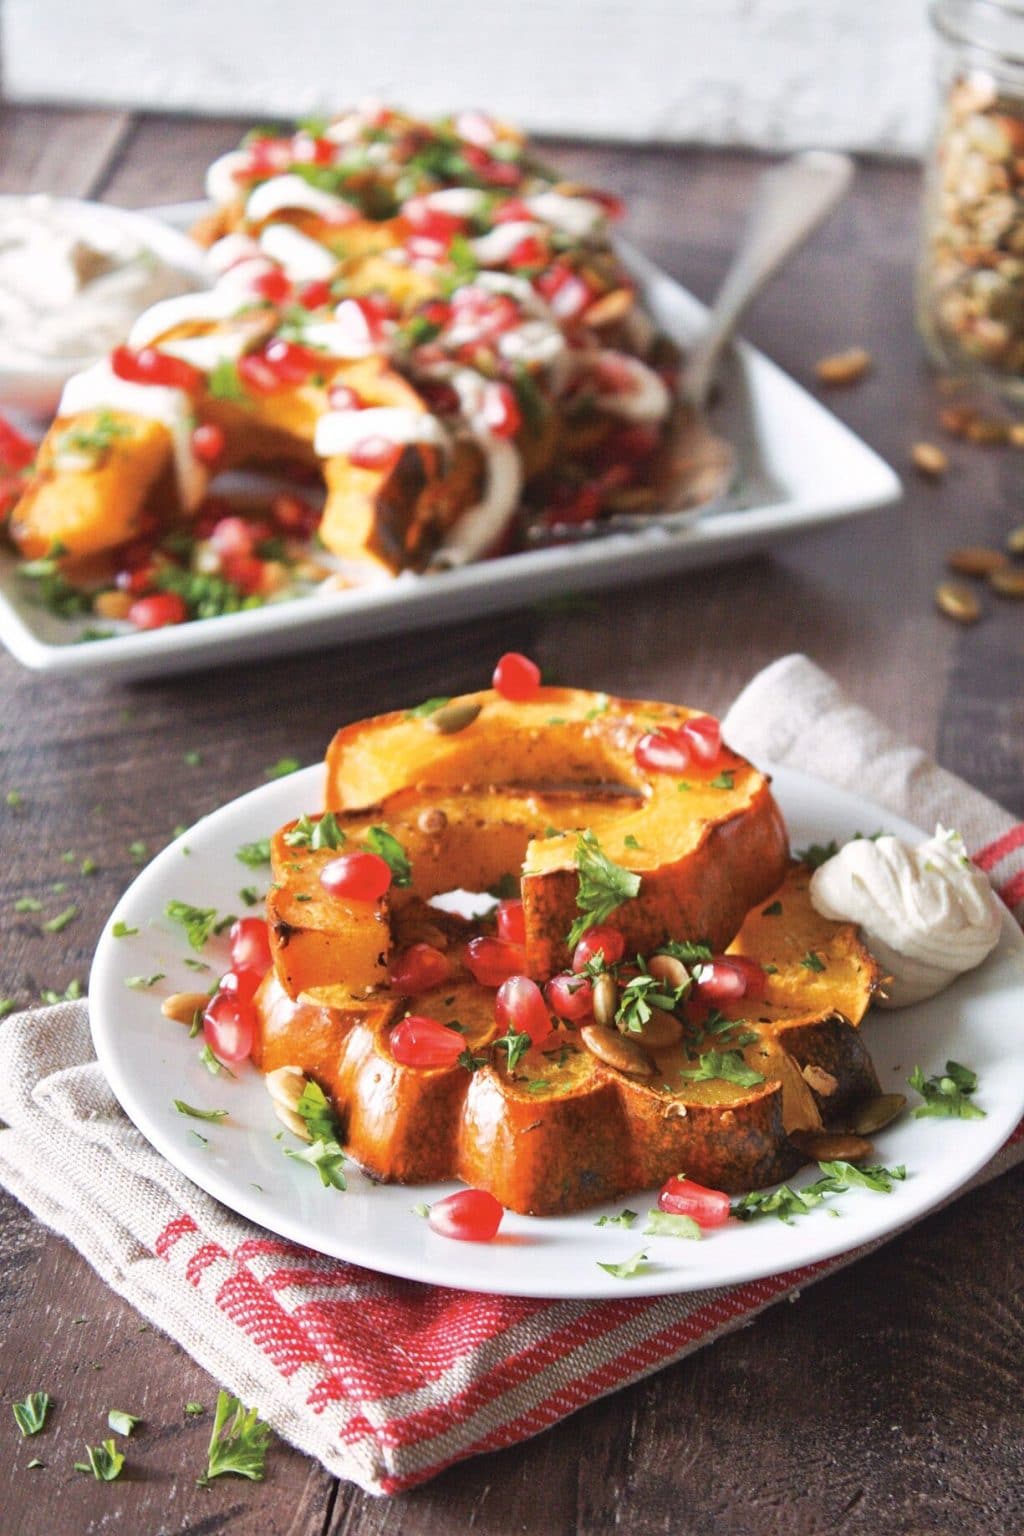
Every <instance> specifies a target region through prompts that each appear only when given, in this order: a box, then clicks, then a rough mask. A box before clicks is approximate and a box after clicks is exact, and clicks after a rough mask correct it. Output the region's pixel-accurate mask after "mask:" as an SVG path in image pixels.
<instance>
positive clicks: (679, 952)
mask: <svg viewBox="0 0 1024 1536" xmlns="http://www.w3.org/2000/svg"><path fill="white" fill-rule="evenodd" d="M654 953H655V954H656V955H671V956H672V958H673V959H674V960H680V961H682V963H683V965H687V966H689V965H703V964H706V963H707V961H709V960H710V959H711V948H710V945H707V944H694V943H692V942H691V941H689V940H687V939H669V940H668V941H667V942H666V943H664V944H659V945H658V947H657V949H656V950H655V951H654Z"/></svg>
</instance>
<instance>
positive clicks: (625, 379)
mask: <svg viewBox="0 0 1024 1536" xmlns="http://www.w3.org/2000/svg"><path fill="white" fill-rule="evenodd" d="M594 382H595V384H596V385H597V387H598V389H599V390H600V392H601V393H602V394H604V395H633V394H635V393H636V391H637V389H638V387H639V380H638V379H637V375H636V371H635V369H634V367H633V365H632V362H631V361H630V359H629V358H627V357H624V356H622V355H621V354H620V353H618V352H602V353H601V355H600V357H598V359H597V361H596V362H595V364H594Z"/></svg>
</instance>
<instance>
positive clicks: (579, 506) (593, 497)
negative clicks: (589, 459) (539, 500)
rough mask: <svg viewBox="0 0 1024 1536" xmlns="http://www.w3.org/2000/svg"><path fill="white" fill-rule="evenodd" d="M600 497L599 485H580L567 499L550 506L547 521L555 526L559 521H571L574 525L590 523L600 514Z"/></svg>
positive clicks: (600, 488)
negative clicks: (552, 506)
mask: <svg viewBox="0 0 1024 1536" xmlns="http://www.w3.org/2000/svg"><path fill="white" fill-rule="evenodd" d="M602 499H603V498H602V487H601V486H600V485H597V484H595V483H590V484H587V485H581V486H579V487H578V489H577V490H576V493H575V495H574V496H572V497H571V498H570V499H569V500H568V501H562V502H559V504H558V505H557V506H556V507H554V508H552V510H551V512H550V513H549V514H548V522H549V523H550V524H551V525H552V526H553V527H557V526H558V524H559V523H571V524H573V525H574V526H575V525H577V524H581V523H592V522H593V521H594V520H595V518H597V517H599V516H600V513H601V504H602Z"/></svg>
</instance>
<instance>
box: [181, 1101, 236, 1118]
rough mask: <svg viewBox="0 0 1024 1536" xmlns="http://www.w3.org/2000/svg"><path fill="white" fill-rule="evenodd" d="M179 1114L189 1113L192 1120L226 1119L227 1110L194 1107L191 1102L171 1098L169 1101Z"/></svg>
mask: <svg viewBox="0 0 1024 1536" xmlns="http://www.w3.org/2000/svg"><path fill="white" fill-rule="evenodd" d="M171 1102H172V1103H173V1105H174V1107H175V1109H176V1110H177V1111H178V1114H179V1115H191V1117H192V1119H193V1120H226V1119H227V1117H228V1114H229V1113H230V1111H229V1110H226V1109H196V1107H195V1105H193V1104H186V1103H185V1100H184V1099H172V1101H171Z"/></svg>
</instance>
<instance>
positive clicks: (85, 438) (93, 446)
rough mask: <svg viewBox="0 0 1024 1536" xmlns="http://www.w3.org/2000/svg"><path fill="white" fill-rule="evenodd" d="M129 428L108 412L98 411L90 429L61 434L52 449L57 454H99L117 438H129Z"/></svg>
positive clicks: (78, 428)
mask: <svg viewBox="0 0 1024 1536" xmlns="http://www.w3.org/2000/svg"><path fill="white" fill-rule="evenodd" d="M130 436H131V428H130V427H126V426H124V425H123V423H121V422H119V421H116V420H115V419H114V417H113V415H112V414H111V412H110V411H99V412H98V413H97V416H96V420H95V422H94V423H93V425H92V426H91V427H71V428H69V429H68V431H67V432H62V433H61V434H60V436H59V437H58V439H57V441H56V443H55V444H54V447H55V449H56V452H57V453H85V454H101V453H106V451H107V449H108V448H110V447H111V445H112V444H113V443H114V442H115V440H116V439H117V438H119V437H130Z"/></svg>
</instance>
